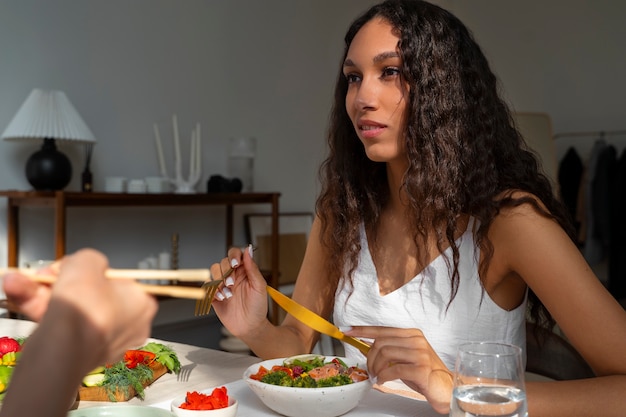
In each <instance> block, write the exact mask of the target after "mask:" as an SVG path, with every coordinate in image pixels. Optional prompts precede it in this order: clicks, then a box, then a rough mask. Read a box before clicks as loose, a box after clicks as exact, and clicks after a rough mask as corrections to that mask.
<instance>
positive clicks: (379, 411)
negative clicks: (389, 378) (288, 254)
mask: <svg viewBox="0 0 626 417" xmlns="http://www.w3.org/2000/svg"><path fill="white" fill-rule="evenodd" d="M35 326H36V323H33V322H29V321H25V320H12V319H4V318H0V336H13V337H16V336H28V335H29V334H30V333H31V332H32V331H33V330H34V328H35ZM149 341H155V342H158V343H163V344H165V345H167V346H170V347H171V348H172V349H174V351H175V352H176V353H177V355H178V358H179V360H180V362H181V365H182V366H183V367H184V368H189V369H190V370H191V372H189V379H188V380H186V381H180V380H178V377H177V375H174V374H165V375H163V376H162V377H161V378H159V379H157V380H156V381H155V382H154V383H153V384H152V385H150V386H149V387H148V388H146V390H145V399H144V400H140V399H139V398H133V399H131V400H130V401H128V402H126V403H124V404H136V405H146V406H154V407H159V408H169V403H170V401H171V400H172V399H173V398H175V397H178V396H181V395H185V394H186V393H187V392H188V391H207V392H209V391H210V390H211V389H212V388H214V387H217V386H224V385H225V386H227V387H228V388H229V393H230V394H231V395H233V396H236V397H237V399H238V400H239V404H240V409H239V411H238V413H237V415H238V417H245V416H277V415H278V414H275V413H273V412H272V411H271V410H269V409H268V408H267V407H265V406H264V405H263V403H261V402H260V400H259V399H258V398H257V397H256V396H255V395H254V393H253V392H252V391H251V390H250V389H249V388H248V387H247V385H246V384H245V382H244V381H243V380H242V379H241V377H242V375H243V372H244V371H245V370H246V368H248V366H250V365H252V364H254V363H258V362H260V361H261V360H260V359H259V358H257V357H254V356H249V355H239V354H233V353H228V352H223V351H219V350H214V349H207V348H203V347H198V346H192V345H187V344H183V343H176V342H170V341H165V340H159V339H149ZM99 405H110V403H102V402H94V401H80V402H78V403H76V404H75V406H74V407H75V408H85V407H93V406H99ZM375 415H376V416H407V417H436V416H440V415H439V414H437V413H435V412H434V411H433V409H432V408H431V407H430V405H429V404H428V403H427V402H424V401H416V400H414V399H410V398H405V397H401V396H397V395H393V394H383V393H381V392H379V391H376V390H372V391H371V392H370V393H368V394H367V396H366V397H365V399H364V401H363V403H362V404H360V405H359V406H358V407H357V408H356V409H354V410H353V411H351V412H350V413H348V414H346V415H345V416H346V417H348V416H355V417H356V416H375Z"/></svg>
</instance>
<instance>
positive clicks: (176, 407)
mask: <svg viewBox="0 0 626 417" xmlns="http://www.w3.org/2000/svg"><path fill="white" fill-rule="evenodd" d="M186 397H187V395H183V396H181V397H177V398H174V399H173V400H172V404H171V407H170V408H171V410H172V413H174V414H175V415H176V416H178V417H235V416H236V415H237V400H236V399H235V398H233V397H231V396H230V395H229V396H228V407H224V408H218V409H217V410H187V409H185V408H180V405H181V404H182V403H184V402H185V399H186Z"/></svg>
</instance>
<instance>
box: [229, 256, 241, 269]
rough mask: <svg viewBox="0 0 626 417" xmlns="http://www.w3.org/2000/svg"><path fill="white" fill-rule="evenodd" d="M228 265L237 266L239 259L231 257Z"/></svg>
mask: <svg viewBox="0 0 626 417" xmlns="http://www.w3.org/2000/svg"><path fill="white" fill-rule="evenodd" d="M230 266H232V267H233V268H237V267H238V266H239V261H237V259H235V258H233V259H231V260H230Z"/></svg>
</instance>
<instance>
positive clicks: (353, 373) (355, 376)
mask: <svg viewBox="0 0 626 417" xmlns="http://www.w3.org/2000/svg"><path fill="white" fill-rule="evenodd" d="M348 376H349V377H350V379H352V382H361V381H365V380H366V379H368V378H369V375H368V374H367V371H365V370H364V369H361V368H350V369H349V371H348Z"/></svg>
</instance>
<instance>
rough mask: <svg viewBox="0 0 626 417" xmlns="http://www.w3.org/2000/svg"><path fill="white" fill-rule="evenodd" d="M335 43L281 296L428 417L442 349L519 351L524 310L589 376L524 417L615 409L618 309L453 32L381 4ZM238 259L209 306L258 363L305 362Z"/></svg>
mask: <svg viewBox="0 0 626 417" xmlns="http://www.w3.org/2000/svg"><path fill="white" fill-rule="evenodd" d="M345 43H346V48H345V55H344V59H343V61H342V68H341V74H340V76H339V78H338V81H337V85H336V89H335V103H334V107H333V111H332V117H331V124H330V128H329V134H328V144H329V152H330V154H329V156H328V158H327V159H326V161H325V162H324V164H323V166H322V170H321V180H322V191H321V194H320V196H319V198H318V201H317V217H316V220H315V222H314V225H313V228H312V231H311V234H310V239H309V244H308V247H307V251H306V255H305V258H304V261H303V264H302V267H301V270H300V273H299V275H298V280H297V284H296V287H295V291H294V294H293V298H294V300H296V301H297V302H299V303H301V304H303V305H305V306H306V307H308V308H309V309H311V310H313V311H315V312H317V313H318V314H320V315H322V316H324V317H330V315H331V313H333V318H334V321H335V323H336V324H338V325H339V326H341V327H343V328H346V329H347V334H349V335H352V336H356V337H360V338H366V339H369V340H370V341H372V348H371V350H370V352H369V353H368V355H367V365H368V368H369V370H370V373H371V374H372V375H374V376H375V377H376V378H377V380H378V382H379V383H383V382H385V381H391V380H395V379H401V380H402V381H403V382H404V383H406V384H407V385H408V386H409V387H410V388H412V389H413V390H415V391H417V392H419V393H421V394H423V395H424V396H425V397H426V399H427V400H428V401H429V402H430V404H431V405H432V406H433V408H434V409H435V410H436V411H438V412H441V413H447V412H448V411H449V404H450V398H451V392H452V372H451V369H452V367H453V363H454V356H455V354H456V350H457V347H458V345H459V344H460V343H462V342H464V341H468V340H498V341H504V342H508V343H513V344H517V345H519V346H525V334H524V328H525V319H526V311H527V308H529V311H530V312H531V315H532V317H533V319H534V320H536V321H538V322H539V323H541V324H542V325H544V326H545V327H546V328H550V327H551V326H552V325H553V324H554V322H555V320H556V323H558V325H559V326H560V328H561V329H562V330H563V332H564V333H565V334H566V335H567V337H568V338H569V339H570V341H571V343H572V344H573V345H574V346H575V347H576V348H577V349H578V351H579V352H580V353H581V354H582V355H583V357H584V358H585V359H586V360H587V361H588V363H589V364H590V365H591V366H592V367H593V369H594V371H595V372H596V374H597V375H598V377H597V378H592V379H588V380H581V381H567V382H549V383H541V384H540V383H531V382H529V383H528V386H527V395H528V402H529V414H530V415H533V416H541V415H546V416H559V415H567V416H571V415H577V416H581V415H603V416H608V415H618V414H621V413H623V409H624V406H626V400H625V399H624V396H623V395H618V394H619V393H623V392H624V390H625V389H626V312H625V311H624V310H623V309H622V308H621V307H620V306H619V304H618V303H617V302H615V300H614V299H613V298H612V297H611V296H610V295H609V293H608V292H607V291H606V290H605V289H604V287H603V286H602V284H601V283H600V281H599V280H598V279H597V278H596V277H595V276H594V274H593V273H592V271H591V269H590V268H589V266H588V265H587V264H586V263H585V261H584V259H583V257H582V256H581V254H580V253H579V251H578V249H577V247H576V246H575V244H574V243H573V240H572V236H573V235H572V233H571V227H570V226H569V223H568V220H567V217H566V214H565V211H564V209H563V207H562V205H561V204H560V203H559V202H558V201H557V200H556V199H555V198H554V196H553V192H552V190H551V188H550V183H549V181H548V180H547V178H546V177H545V176H544V175H543V174H542V173H541V170H540V168H539V166H538V163H537V161H536V159H535V157H534V155H533V154H532V153H531V152H530V151H529V150H528V149H527V147H526V145H525V144H524V141H523V140H522V138H521V136H520V134H519V132H518V131H517V130H516V128H515V126H514V123H513V120H512V117H511V114H510V111H509V109H508V108H507V106H506V104H505V103H504V101H503V100H502V99H501V98H500V97H499V94H498V85H497V80H496V77H495V76H494V74H493V73H492V71H491V70H490V68H489V65H488V63H487V60H486V59H485V57H484V55H483V54H482V52H481V50H480V48H479V46H478V45H477V44H476V43H475V41H474V40H473V38H472V36H471V34H470V33H469V32H468V30H467V29H466V28H465V26H464V25H463V24H462V23H461V22H460V21H459V20H458V19H456V18H455V17H454V16H452V15H451V14H450V13H448V12H446V11H445V10H442V9H441V8H439V7H437V6H433V5H431V4H428V3H426V2H422V1H414V0H398V1H393V0H391V1H386V2H384V3H381V4H379V5H376V6H374V7H372V8H371V9H370V10H368V11H367V12H366V13H365V14H364V15H362V16H361V17H359V18H358V19H357V20H356V21H355V22H354V23H353V24H352V26H351V27H350V29H349V30H348V32H347V34H346V37H345ZM244 252H245V253H242V252H241V251H240V250H238V249H235V248H234V249H231V250H230V251H229V253H228V258H226V259H224V260H223V261H222V262H221V264H215V265H213V266H212V271H213V273H214V274H219V273H220V272H221V270H225V269H226V268H228V267H229V266H231V265H235V266H238V268H236V269H235V273H234V274H233V275H232V276H231V277H230V279H229V280H228V281H227V285H226V287H224V288H223V290H222V292H221V293H218V295H217V300H218V301H216V303H215V310H216V312H217V314H218V316H219V317H220V319H221V320H222V322H223V324H224V325H225V326H226V327H227V328H228V329H229V330H230V331H231V332H232V333H233V334H234V335H235V336H237V337H240V338H241V339H242V340H243V341H244V342H246V343H247V344H248V345H249V346H250V347H251V349H252V350H253V351H254V352H255V353H256V354H257V355H259V356H260V357H263V358H269V357H279V356H289V355H294V354H299V353H303V352H308V351H310V350H311V349H312V347H313V346H314V344H315V342H316V341H317V339H318V337H319V335H318V334H317V333H316V332H314V331H313V330H311V329H309V328H308V327H307V326H305V325H304V324H302V323H300V322H298V321H297V320H296V319H294V318H293V317H291V316H287V317H286V319H285V320H284V322H283V323H282V324H281V325H280V326H273V325H272V324H271V323H270V322H269V321H268V320H267V318H266V316H267V296H266V293H265V281H264V279H263V277H262V276H261V274H260V273H259V271H258V269H257V268H256V266H255V264H254V262H253V260H252V256H251V253H250V251H249V250H248V251H244ZM241 265H242V266H243V267H240V266H241ZM346 352H347V355H348V356H357V355H359V353H358V352H356V351H355V350H354V349H353V348H351V347H349V346H347V347H346ZM390 365H391V366H390ZM620 405H621V406H620ZM600 407H602V408H603V409H602V410H600Z"/></svg>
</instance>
